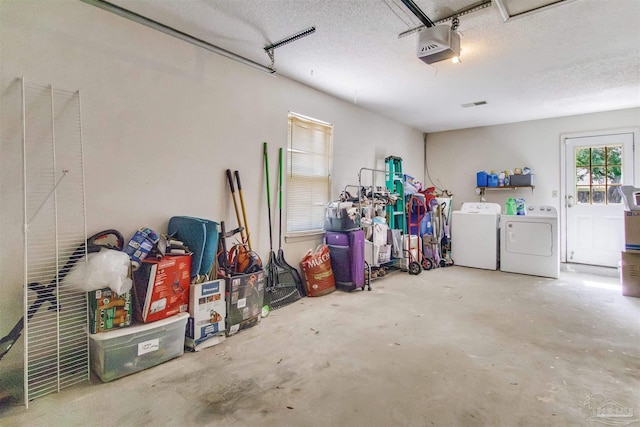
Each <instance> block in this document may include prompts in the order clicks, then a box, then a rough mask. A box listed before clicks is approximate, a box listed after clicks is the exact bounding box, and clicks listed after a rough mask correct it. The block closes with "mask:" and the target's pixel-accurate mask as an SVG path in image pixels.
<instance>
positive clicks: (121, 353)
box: [89, 313, 189, 382]
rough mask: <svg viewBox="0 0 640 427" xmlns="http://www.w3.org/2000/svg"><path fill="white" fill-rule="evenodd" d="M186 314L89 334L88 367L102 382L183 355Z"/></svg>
mask: <svg viewBox="0 0 640 427" xmlns="http://www.w3.org/2000/svg"><path fill="white" fill-rule="evenodd" d="M188 317H189V314H187V313H179V314H176V315H175V316H172V317H169V318H167V319H163V320H158V321H157V322H153V323H148V324H138V325H132V326H130V327H128V328H123V329H118V330H113V331H108V332H105V333H102V334H95V335H89V353H90V357H91V368H92V369H93V372H94V373H95V374H96V375H98V377H99V378H100V380H102V381H103V382H107V381H111V380H115V379H116V378H120V377H124V376H125V375H129V374H133V373H135V372H138V371H142V370H143V369H147V368H151V367H152V366H156V365H159V364H161V363H164V362H166V361H168V360H171V359H173V358H175V357H178V356H181V355H182V354H183V353H184V328H185V325H186V323H187V318H188Z"/></svg>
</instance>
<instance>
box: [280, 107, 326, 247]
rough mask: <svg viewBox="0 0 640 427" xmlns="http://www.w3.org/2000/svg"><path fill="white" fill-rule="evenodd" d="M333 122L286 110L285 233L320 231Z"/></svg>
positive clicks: (297, 233)
mask: <svg viewBox="0 0 640 427" xmlns="http://www.w3.org/2000/svg"><path fill="white" fill-rule="evenodd" d="M332 143H333V125H331V124H329V123H325V122H322V121H319V120H315V119H312V118H309V117H304V116H300V115H298V114H294V113H289V146H288V150H287V197H286V199H287V235H288V236H295V235H304V234H311V233H315V232H322V231H323V226H324V215H325V207H326V205H327V203H329V201H330V196H331V194H330V192H331V148H332Z"/></svg>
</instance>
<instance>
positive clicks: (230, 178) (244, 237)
mask: <svg viewBox="0 0 640 427" xmlns="http://www.w3.org/2000/svg"><path fill="white" fill-rule="evenodd" d="M227 181H229V188H230V189H231V197H232V198H233V209H234V210H235V211H236V220H237V221H238V227H242V226H243V225H242V221H240V209H238V201H237V200H236V187H235V185H233V176H232V175H231V169H227ZM239 182H240V179H238V183H239ZM242 209H243V211H244V204H243V208H242ZM244 222H245V228H246V222H247V219H246V218H245V220H244ZM240 237H241V238H242V243H247V234H246V233H244V232H242V233H241V234H240Z"/></svg>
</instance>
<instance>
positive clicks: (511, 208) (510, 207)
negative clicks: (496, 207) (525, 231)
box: [505, 197, 516, 215]
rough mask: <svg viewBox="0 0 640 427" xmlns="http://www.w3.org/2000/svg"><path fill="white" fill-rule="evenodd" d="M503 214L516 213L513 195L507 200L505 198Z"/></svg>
mask: <svg viewBox="0 0 640 427" xmlns="http://www.w3.org/2000/svg"><path fill="white" fill-rule="evenodd" d="M505 214H506V215H515V214H516V201H515V199H514V198H513V197H510V198H509V200H507V203H506V209H505Z"/></svg>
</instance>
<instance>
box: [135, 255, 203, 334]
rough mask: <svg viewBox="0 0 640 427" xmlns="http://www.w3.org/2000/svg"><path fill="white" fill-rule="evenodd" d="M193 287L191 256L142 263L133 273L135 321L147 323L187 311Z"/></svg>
mask: <svg viewBox="0 0 640 427" xmlns="http://www.w3.org/2000/svg"><path fill="white" fill-rule="evenodd" d="M190 283H191V254H189V255H169V256H165V257H162V259H160V260H146V259H145V260H143V261H142V265H141V266H140V268H139V269H138V270H137V271H135V272H134V273H133V299H134V304H133V306H134V313H135V317H136V320H138V321H140V322H144V323H148V322H153V321H156V320H160V319H164V318H166V317H170V316H173V315H174V314H177V313H182V312H185V311H188V309H189V284H190Z"/></svg>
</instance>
